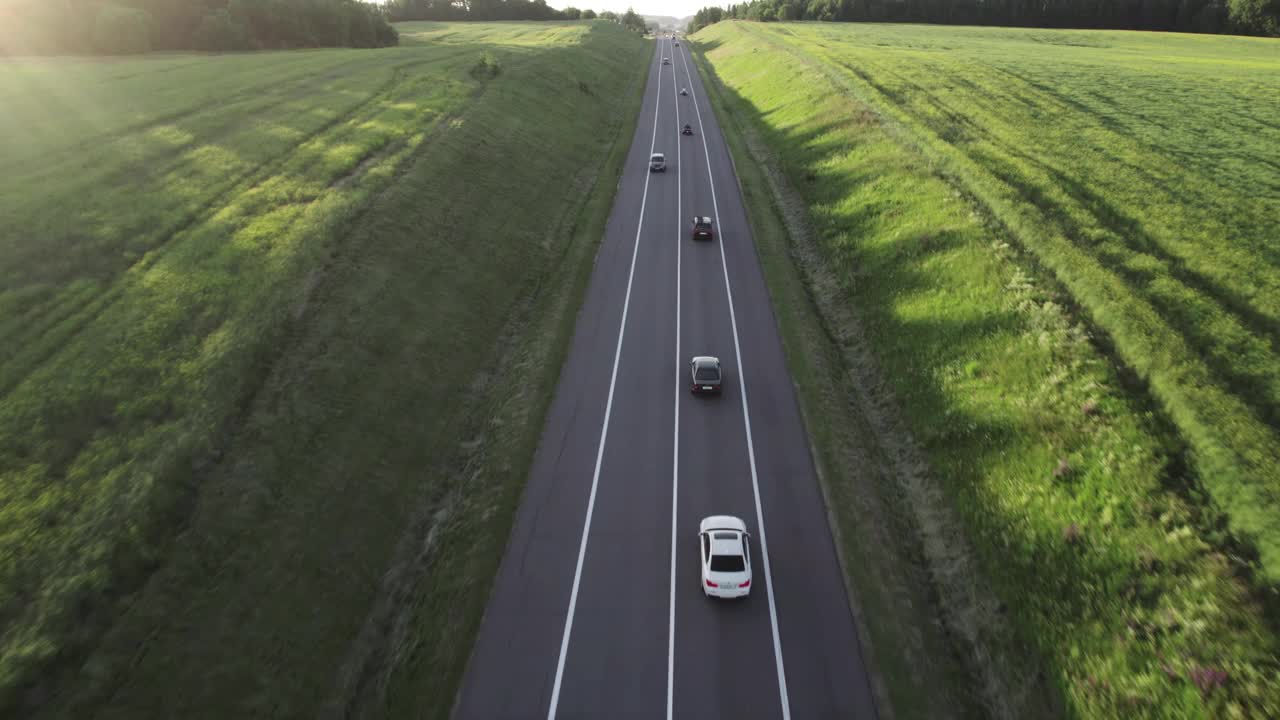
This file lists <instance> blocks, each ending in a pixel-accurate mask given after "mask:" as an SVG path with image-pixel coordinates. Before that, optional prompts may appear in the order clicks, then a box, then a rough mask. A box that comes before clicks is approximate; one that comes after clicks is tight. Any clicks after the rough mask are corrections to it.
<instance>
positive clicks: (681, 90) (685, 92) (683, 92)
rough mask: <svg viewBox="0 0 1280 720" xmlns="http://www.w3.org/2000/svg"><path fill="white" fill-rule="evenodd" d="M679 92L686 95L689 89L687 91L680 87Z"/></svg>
mask: <svg viewBox="0 0 1280 720" xmlns="http://www.w3.org/2000/svg"><path fill="white" fill-rule="evenodd" d="M680 94H681V95H688V94H689V91H688V90H685V89H684V88H680Z"/></svg>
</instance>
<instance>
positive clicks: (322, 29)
mask: <svg viewBox="0 0 1280 720" xmlns="http://www.w3.org/2000/svg"><path fill="white" fill-rule="evenodd" d="M0 3H3V4H0V54H6V53H7V54H11V55H16V54H55V53H57V54H62V53H100V54H126V53H144V52H149V51H152V50H212V51H220V50H259V49H262V50H268V49H291V48H306V47H362V48H370V47H385V46H388V45H396V44H398V43H399V42H400V38H399V34H398V33H397V32H396V30H395V28H393V27H391V23H390V22H388V18H387V15H386V13H385V12H384V11H383V9H382V8H381V7H380V6H378V5H375V4H373V3H367V2H359V1H358V0H0Z"/></svg>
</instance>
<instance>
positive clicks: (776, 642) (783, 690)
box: [680, 48, 791, 720]
mask: <svg viewBox="0 0 1280 720" xmlns="http://www.w3.org/2000/svg"><path fill="white" fill-rule="evenodd" d="M686 50H687V48H682V49H681V52H680V60H681V62H682V64H683V65H684V74H685V77H686V78H687V79H688V81H689V97H690V98H692V99H693V109H694V111H695V112H696V113H697V115H698V132H700V133H701V134H702V152H703V155H704V156H705V157H706V159H707V179H708V180H710V181H711V208H712V210H713V211H714V212H715V216H716V227H718V228H721V232H720V243H719V244H720V266H721V267H722V268H723V269H724V291H725V294H726V296H727V297H728V298H729V322H730V325H731V326H732V328H733V352H734V356H735V358H736V359H737V362H738V384H739V386H740V387H741V388H742V422H743V427H744V428H745V429H746V433H747V458H748V460H749V461H750V463H751V489H752V492H753V493H754V494H755V501H756V524H757V526H758V527H759V529H760V555H761V557H763V558H764V581H765V589H766V590H767V591H768V595H769V621H770V623H771V624H772V625H773V657H774V661H775V663H776V665H777V667H778V695H779V696H780V698H781V700H782V717H783V720H790V719H791V702H790V700H789V699H788V698H787V676H786V672H785V671H784V670H783V667H782V639H781V636H780V635H779V633H778V611H777V606H776V604H775V603H774V599H773V573H772V572H771V571H770V569H769V545H768V543H767V542H766V541H765V532H764V509H763V506H762V505H761V503H760V479H759V476H758V474H757V473H756V450H755V443H754V442H753V441H752V439H751V411H750V408H749V407H748V405H747V373H746V371H745V370H744V369H743V367H742V348H741V346H740V345H739V343H738V318H737V315H736V313H734V310H733V289H732V288H731V287H730V284H729V262H728V260H727V259H726V258H725V253H724V231H723V226H722V225H721V224H720V206H719V204H718V203H717V202H716V181H715V175H714V174H713V173H712V172H711V150H710V149H709V148H708V147H707V132H706V128H704V127H703V125H702V109H701V108H699V107H698V99H697V98H698V96H697V93H696V92H695V90H694V89H693V88H694V85H693V76H692V74H691V73H690V72H689V61H688V59H687V56H686V54H685V51H686Z"/></svg>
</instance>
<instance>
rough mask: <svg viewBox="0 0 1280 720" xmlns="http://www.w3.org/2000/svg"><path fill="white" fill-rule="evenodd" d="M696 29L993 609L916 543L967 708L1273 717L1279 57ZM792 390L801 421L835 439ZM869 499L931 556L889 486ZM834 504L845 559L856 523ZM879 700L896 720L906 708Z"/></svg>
mask: <svg viewBox="0 0 1280 720" xmlns="http://www.w3.org/2000/svg"><path fill="white" fill-rule="evenodd" d="M694 39H695V40H696V44H697V47H698V49H699V51H700V52H702V53H704V54H705V57H706V60H707V64H708V67H709V68H710V71H711V72H712V73H714V75H715V76H716V78H717V79H718V81H719V82H720V83H722V84H723V86H724V93H723V94H724V95H726V96H727V97H726V98H725V101H724V103H725V105H726V106H727V107H728V108H729V109H730V110H731V111H732V112H733V113H734V114H735V115H737V116H738V119H739V120H740V121H741V123H743V124H744V125H746V126H748V127H749V128H750V129H751V131H752V132H754V133H758V135H759V137H760V138H761V139H762V140H763V141H764V144H765V145H766V146H767V147H768V148H769V150H770V152H771V154H772V155H773V156H775V157H776V159H777V162H778V165H779V167H780V169H781V172H782V174H783V175H784V176H785V179H786V180H787V181H788V185H789V186H790V187H791V188H792V189H794V191H795V192H796V193H797V194H798V196H799V197H800V198H801V200H802V201H803V204H804V206H805V207H806V208H807V211H806V212H805V220H806V221H807V224H808V226H809V227H810V228H811V229H812V231H813V234H814V238H815V245H816V248H817V252H818V254H819V255H820V258H821V261H822V264H823V266H824V267H823V271H824V272H827V273H830V274H831V275H832V276H833V277H834V278H835V281H834V282H835V285H836V287H834V288H822V287H820V286H816V285H815V286H814V287H812V288H811V292H812V293H813V294H814V295H815V296H816V297H817V298H818V305H819V306H822V305H824V304H825V305H827V306H829V307H835V308H836V309H838V310H846V311H852V313H853V315H855V316H856V318H857V330H856V332H854V331H852V330H851V329H850V327H841V326H840V324H839V318H838V317H833V316H832V315H830V314H828V315H827V317H826V321H827V322H828V323H832V324H833V325H834V328H833V329H832V333H833V335H835V336H836V340H837V342H839V343H842V344H844V345H845V346H848V347H850V348H861V349H866V350H868V351H869V353H870V355H871V356H873V357H874V360H875V361H876V364H877V365H878V367H879V368H880V369H881V371H882V376H883V377H885V378H887V381H888V384H889V386H890V389H891V390H892V394H893V396H894V398H895V402H894V405H895V408H896V412H898V413H900V414H901V416H902V418H903V420H904V421H905V424H906V426H907V427H908V428H909V429H910V430H911V431H912V436H913V437H914V439H915V442H916V443H917V444H918V446H919V449H920V450H921V452H922V453H923V457H924V459H925V460H927V463H928V468H929V471H930V476H931V477H932V482H933V483H934V484H936V485H937V486H939V487H940V488H941V489H942V490H943V492H944V494H945V496H946V497H947V498H949V500H950V503H951V505H952V506H953V507H954V508H955V509H956V511H957V512H958V516H959V517H960V518H961V520H962V524H963V525H964V527H965V532H964V535H966V536H967V538H968V539H969V540H970V541H971V542H972V543H973V546H974V548H975V550H976V554H977V556H978V558H979V565H980V567H981V570H982V575H983V576H984V577H985V578H987V579H989V581H990V585H991V587H990V590H991V591H992V592H994V593H995V595H996V596H997V597H998V598H999V600H1000V601H1001V607H1000V608H999V609H998V610H997V611H995V612H993V613H990V614H988V613H986V612H984V609H983V608H982V607H981V605H980V603H976V602H975V601H974V599H973V597H972V596H971V595H969V594H967V592H966V589H965V587H964V586H963V585H964V583H963V582H962V581H958V580H957V579H956V577H955V575H957V573H956V572H955V569H954V568H953V567H952V566H951V561H952V559H953V558H951V557H950V556H949V555H948V553H947V552H946V550H947V548H946V543H945V542H943V543H939V544H938V547H935V548H934V549H933V550H931V549H930V547H929V545H930V543H929V541H927V540H926V541H925V542H924V543H923V544H922V545H923V549H922V550H921V552H922V554H923V559H922V562H923V564H924V565H925V566H926V567H927V568H928V571H929V573H930V576H931V580H930V583H931V585H932V588H933V590H934V591H936V592H937V593H938V594H939V598H938V603H939V605H940V607H942V608H943V615H944V620H945V623H946V625H947V626H948V630H947V634H948V635H949V636H951V637H952V642H954V643H956V644H958V645H960V646H961V647H962V648H963V649H964V652H965V654H966V656H967V657H968V664H969V666H970V671H971V677H972V679H973V681H974V682H975V683H976V685H977V688H976V689H975V693H976V694H977V695H979V696H980V698H979V699H980V701H981V702H985V703H986V704H987V708H988V714H997V715H1005V716H1008V717H1017V716H1019V714H1018V713H1019V710H1020V709H1022V710H1025V708H1026V707H1028V706H1032V705H1034V704H1035V702H1036V701H1035V700H1034V699H1028V698H1025V697H1024V698H1018V697H1016V695H1017V693H1016V692H1014V693H1007V692H1006V693H1003V697H1001V695H1002V692H1001V691H1002V690H1004V691H1008V690H1014V691H1017V690H1019V689H1021V691H1022V692H1023V693H1027V692H1039V691H1035V690H1034V689H1033V688H1032V689H1030V690H1029V689H1028V688H1030V687H1031V686H1032V685H1034V682H1032V680H1033V679H1034V678H1035V676H1036V675H1037V673H1039V672H1043V673H1044V677H1045V679H1046V680H1047V685H1048V686H1049V688H1048V692H1047V693H1043V694H1046V695H1048V696H1049V697H1047V698H1045V699H1044V701H1045V702H1048V703H1051V704H1056V705H1059V707H1061V708H1062V710H1063V711H1064V712H1065V713H1066V714H1067V715H1069V716H1075V717H1178V718H1183V717H1206V718H1207V717H1215V718H1216V717H1264V716H1275V715H1277V714H1278V713H1280V675H1278V670H1280V640H1278V639H1277V636H1276V632H1275V631H1276V626H1275V620H1274V618H1275V617H1276V615H1275V611H1276V608H1277V605H1276V599H1275V589H1274V588H1275V586H1276V580H1277V578H1280V554H1278V553H1280V507H1278V505H1280V434H1278V433H1277V426H1278V425H1280V417H1278V416H1277V410H1278V409H1280V394H1277V389H1280V384H1277V378H1278V377H1280V375H1277V372H1278V371H1280V356H1277V353H1276V348H1275V343H1276V340H1277V327H1280V325H1278V324H1277V319H1278V318H1277V313H1278V312H1280V304H1278V301H1280V268H1278V267H1277V265H1280V256H1277V254H1276V248H1275V246H1274V242H1275V238H1276V237H1278V236H1280V233H1278V232H1277V231H1278V230H1280V225H1278V224H1277V222H1278V220H1277V219H1278V218H1280V173H1278V172H1277V171H1278V170H1280V43H1276V42H1275V41H1268V40H1255V39H1245V38H1224V37H1218V38H1208V37H1194V36H1175V35H1157V34H1149V33H1121V32H1075V31H1037V30H1006V29H980V28H948V27H930V26H893V25H838V24H783V25H779V24H759V23H719V24H716V25H713V26H711V27H709V28H707V29H705V30H703V31H701V32H700V33H699V34H698V35H697V36H695V38H694ZM741 160H742V158H740V164H741ZM796 252H799V251H798V250H797V251H796ZM762 253H765V254H766V255H767V253H768V251H767V250H762ZM777 276H778V273H776V272H775V273H771V277H770V281H771V283H772V284H774V285H775V290H774V292H775V296H777V295H778V294H779V290H778V289H777V287H776V285H777V280H776V279H775V278H776V277H777ZM807 279H808V280H809V281H810V283H811V284H812V283H813V280H814V274H813V273H809V274H808V275H807ZM784 294H785V291H784ZM833 299H834V301H833ZM828 309H829V308H828ZM779 317H780V319H781V321H782V322H783V324H784V326H785V325H786V324H787V323H788V322H791V321H789V320H788V319H787V317H788V314H787V313H785V312H780V314H779ZM788 334H790V335H792V336H793V337H794V335H795V333H794V332H792V333H788V332H787V331H786V328H785V327H784V336H786V335H788ZM787 342H788V344H789V345H791V344H794V342H795V341H794V340H793V339H791V338H788V340H787ZM789 357H791V358H792V359H793V364H795V358H796V357H797V355H796V353H794V352H792V353H790V354H789ZM806 372H808V370H805V371H802V372H797V379H798V380H799V381H800V382H802V383H803V382H804V380H803V377H804V375H805V374H806ZM854 374H855V375H857V373H856V372H855V373H854ZM837 376H838V374H837ZM801 396H802V402H804V403H805V405H806V415H807V416H808V417H809V418H810V424H811V426H812V425H817V426H826V425H827V423H829V422H831V423H834V426H835V427H837V428H840V429H841V430H845V431H849V432H859V431H861V429H860V428H853V427H851V426H850V425H848V424H841V423H842V422H843V421H841V420H840V419H839V418H836V417H835V415H833V414H832V412H830V411H828V410H825V409H824V408H823V407H822V406H821V405H820V404H819V403H816V402H815V401H814V397H815V396H814V394H813V393H809V392H805V391H804V389H803V387H802V392H801ZM833 418H834V419H833ZM815 439H816V440H817V442H818V443H819V455H820V457H822V458H824V463H823V464H824V465H826V466H827V468H826V470H827V471H828V472H827V473H826V474H827V475H828V477H827V479H826V483H827V485H828V492H829V494H830V495H831V496H832V497H840V496H841V493H846V494H847V493H848V492H849V484H848V481H847V478H843V477H839V476H838V474H837V476H836V477H832V473H831V472H830V469H831V467H830V466H831V462H830V457H831V456H833V455H838V454H839V452H840V450H841V447H842V446H843V445H847V444H856V443H855V441H854V440H852V439H842V438H840V437H839V435H838V433H837V434H834V436H833V433H832V432H830V430H829V429H826V428H825V427H824V431H823V432H818V433H815ZM857 442H861V440H859V441H857ZM881 492H882V493H884V494H886V495H898V496H900V497H899V499H898V500H899V502H902V503H903V504H905V505H906V506H907V507H909V508H910V510H909V511H908V514H909V513H910V512H912V511H914V512H915V515H916V517H915V518H914V523H915V524H916V525H917V528H918V530H919V531H920V532H922V533H923V534H924V535H925V536H929V535H930V534H931V533H932V534H935V535H936V528H931V527H930V523H931V522H932V520H933V518H932V517H931V514H930V512H929V511H928V509H922V508H917V507H914V506H913V505H912V501H913V495H912V493H913V490H912V489H911V488H910V487H908V486H906V485H904V486H902V487H883V488H881ZM835 514H836V518H837V520H838V522H839V523H840V524H841V525H842V530H843V531H844V532H843V533H842V534H843V535H844V537H845V540H846V541H847V542H856V541H857V539H858V538H859V537H860V535H859V533H861V532H863V530H862V529H861V528H859V527H858V522H857V516H856V514H851V513H848V512H842V509H841V508H836V511H835ZM943 540H945V538H943ZM957 540H958V538H957ZM939 548H941V549H939ZM875 551H876V550H875V549H874V548H872V549H866V548H864V549H862V550H861V551H859V550H858V549H857V548H853V549H852V550H847V557H853V558H856V557H857V556H858V553H859V552H862V553H874V552H875ZM851 579H852V581H853V583H854V585H855V586H856V587H860V588H861V589H863V590H865V592H862V593H860V594H864V595H867V596H869V597H872V599H873V600H874V599H875V597H876V596H877V594H880V595H882V594H883V593H882V592H881V591H880V590H878V589H875V588H871V587H869V585H870V584H874V582H875V581H874V578H872V579H870V580H869V579H868V577H867V574H866V573H863V574H861V576H860V574H859V573H858V572H857V571H851ZM866 610H867V612H868V614H869V617H868V624H870V625H872V626H875V625H876V624H877V617H876V615H875V613H876V612H877V609H876V605H875V603H874V602H873V603H868V607H867V608H866ZM881 612H883V610H882V611H881ZM894 612H898V613H899V614H901V612H900V611H898V610H894ZM897 619H898V618H891V619H890V621H889V622H890V623H892V622H896V621H897ZM1005 623H1008V624H1009V625H1010V626H1011V627H1012V628H1013V630H1014V633H1015V637H1014V638H1013V639H1012V640H1010V639H1008V638H1005V637H1004V636H1003V635H1002V634H1001V633H1000V632H998V631H999V630H1000V626H1001V625H1003V624H1005ZM877 633H880V637H891V635H890V636H886V635H884V632H883V631H879V630H877V631H873V632H872V633H871V635H872V638H873V640H875V639H877V637H876V636H877ZM874 644H875V643H874V642H873V645H874ZM1024 645H1025V646H1026V647H1027V648H1029V650H1030V651H1031V654H1032V659H1031V660H1030V661H1029V660H1028V658H1027V657H1026V656H1025V655H1024V654H1023V653H1022V652H1020V647H1021V646H1024ZM881 647H883V646H881ZM894 653H895V650H893V649H889V650H877V651H876V654H877V659H880V657H881V656H885V657H890V656H892V655H894ZM890 659H892V658H890ZM1029 662H1030V665H1029V666H1028V663H1029ZM885 664H887V665H890V666H892V664H893V663H892V662H889V663H885ZM1015 664H1016V665H1017V667H1014V665H1015ZM1020 679H1021V680H1023V681H1026V685H1024V686H1023V687H1021V688H1019V687H1018V686H1016V685H1010V681H1011V680H1012V682H1015V683H1016V682H1018V681H1019V680H1020ZM1029 679H1031V680H1029ZM889 685H890V689H889V692H890V695H892V696H893V701H894V705H895V707H896V708H897V709H899V710H900V714H902V715H904V716H911V717H928V716H930V713H929V708H928V707H927V704H924V703H921V702H920V701H919V699H918V698H915V697H912V693H913V692H914V691H913V690H912V688H911V684H910V683H904V682H892V681H891V682H890V683H889ZM1022 703H1028V704H1029V705H1028V704H1022ZM1021 716H1022V717H1025V716H1027V715H1025V714H1022V715H1021Z"/></svg>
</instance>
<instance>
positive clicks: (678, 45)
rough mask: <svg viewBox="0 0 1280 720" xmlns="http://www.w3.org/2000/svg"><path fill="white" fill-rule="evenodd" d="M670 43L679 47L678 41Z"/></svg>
mask: <svg viewBox="0 0 1280 720" xmlns="http://www.w3.org/2000/svg"><path fill="white" fill-rule="evenodd" d="M671 44H672V45H675V46H676V47H680V43H671Z"/></svg>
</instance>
